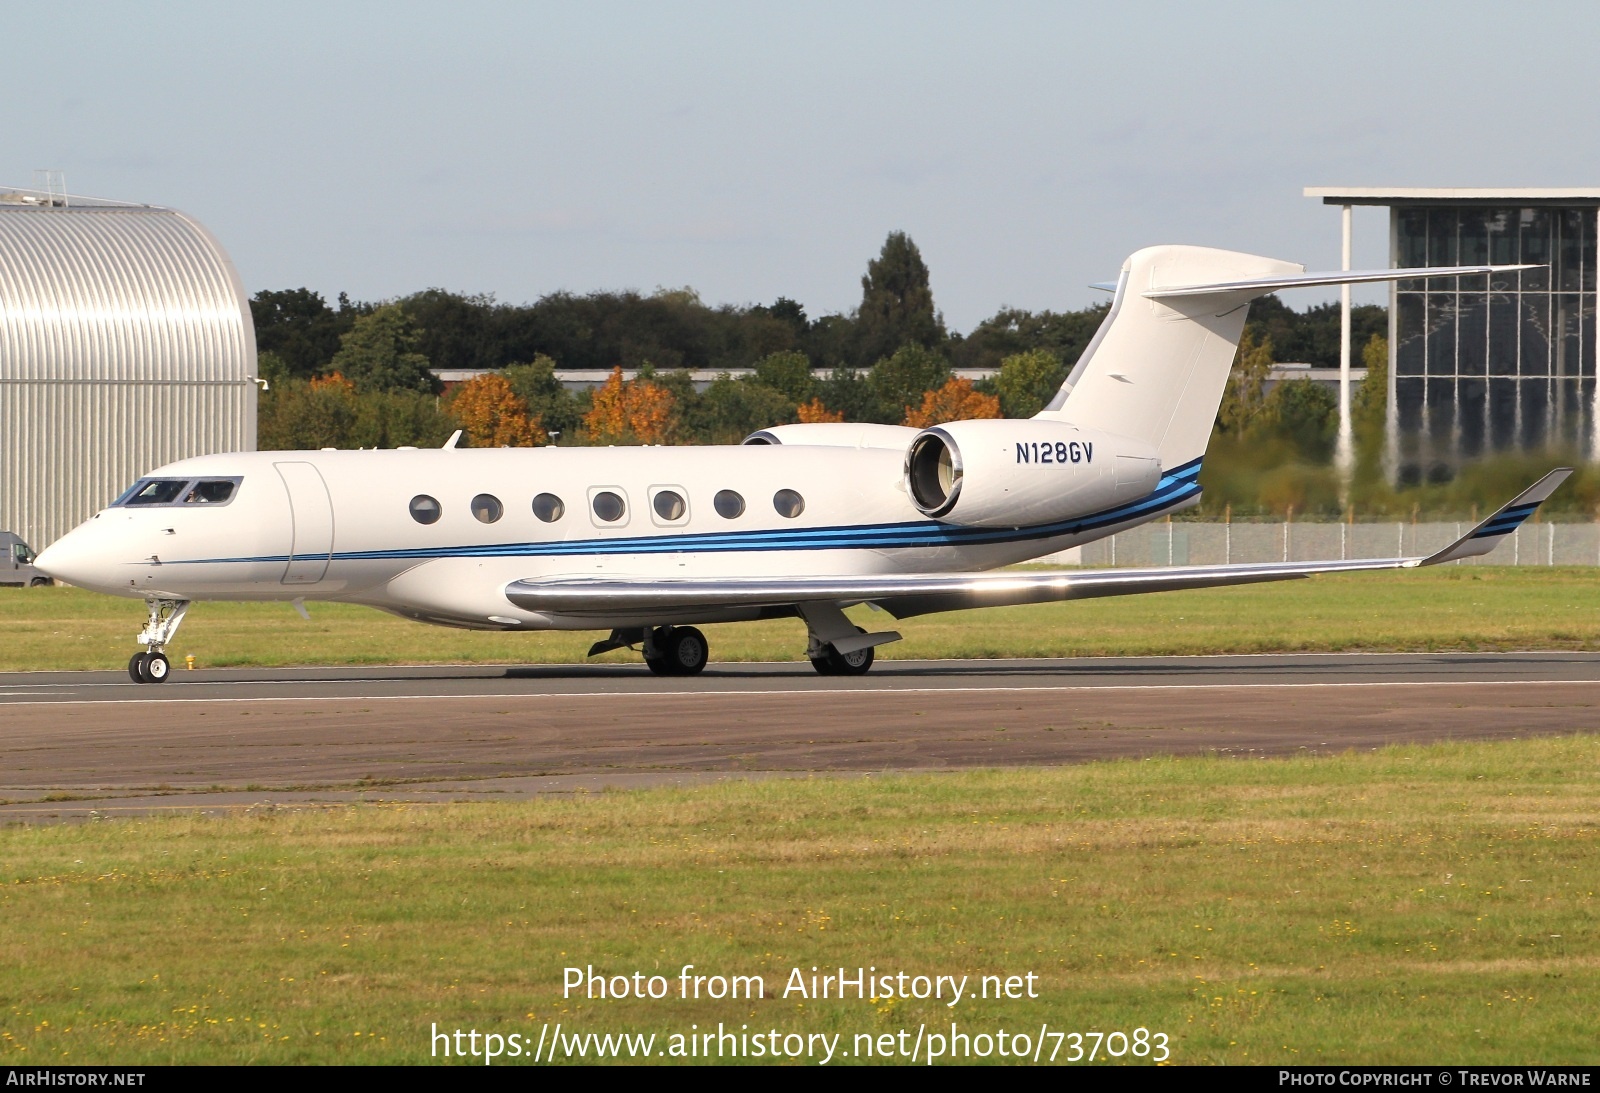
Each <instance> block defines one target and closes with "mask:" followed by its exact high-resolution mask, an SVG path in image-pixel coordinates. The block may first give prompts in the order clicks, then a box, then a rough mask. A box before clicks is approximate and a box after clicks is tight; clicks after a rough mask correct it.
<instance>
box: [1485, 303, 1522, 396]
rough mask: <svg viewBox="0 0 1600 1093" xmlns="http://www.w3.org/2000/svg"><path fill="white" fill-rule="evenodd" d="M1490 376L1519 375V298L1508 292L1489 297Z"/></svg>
mask: <svg viewBox="0 0 1600 1093" xmlns="http://www.w3.org/2000/svg"><path fill="white" fill-rule="evenodd" d="M1489 374H1490V375H1491V376H1514V375H1516V374H1517V298H1516V297H1515V296H1513V295H1511V294H1510V293H1507V292H1497V293H1494V294H1493V295H1491V296H1490V297H1489ZM1491 390H1492V389H1491Z"/></svg>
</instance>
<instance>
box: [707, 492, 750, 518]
mask: <svg viewBox="0 0 1600 1093" xmlns="http://www.w3.org/2000/svg"><path fill="white" fill-rule="evenodd" d="M711 504H712V505H713V506H714V507H715V508H716V510H717V515H718V516H720V517H722V518H723V519H724V520H733V519H735V518H737V517H740V516H743V515H744V498H743V497H740V496H739V495H738V494H737V493H735V492H734V491H733V490H718V491H717V496H716V497H714V498H712V500H711Z"/></svg>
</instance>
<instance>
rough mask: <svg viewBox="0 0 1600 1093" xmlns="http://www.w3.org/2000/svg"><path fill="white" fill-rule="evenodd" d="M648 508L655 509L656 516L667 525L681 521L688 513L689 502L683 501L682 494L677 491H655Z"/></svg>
mask: <svg viewBox="0 0 1600 1093" xmlns="http://www.w3.org/2000/svg"><path fill="white" fill-rule="evenodd" d="M650 507H651V508H653V509H655V512H656V515H657V516H659V517H660V518H661V519H663V520H665V521H667V522H668V523H676V522H677V521H679V520H682V519H683V518H684V516H685V514H687V513H688V511H689V502H687V501H685V500H684V499H683V494H681V493H679V492H678V491H677V490H657V491H656V495H655V497H654V498H652V499H651V501H650Z"/></svg>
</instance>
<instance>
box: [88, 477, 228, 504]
mask: <svg viewBox="0 0 1600 1093" xmlns="http://www.w3.org/2000/svg"><path fill="white" fill-rule="evenodd" d="M240 481H242V480H241V479H239V478H202V479H200V480H198V481H196V480H195V479H193V478H141V479H139V481H137V482H135V483H134V484H133V485H132V487H130V488H129V490H128V492H127V493H124V494H123V495H122V496H121V497H119V498H117V499H116V501H115V502H113V504H114V505H142V506H146V507H148V506H151V505H226V504H227V503H228V502H229V501H232V500H233V497H234V494H235V493H236V492H238V489H239V483H240Z"/></svg>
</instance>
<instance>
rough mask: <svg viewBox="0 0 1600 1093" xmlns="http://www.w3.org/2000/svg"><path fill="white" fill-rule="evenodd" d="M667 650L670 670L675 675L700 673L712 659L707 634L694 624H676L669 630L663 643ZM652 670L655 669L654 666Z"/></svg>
mask: <svg viewBox="0 0 1600 1093" xmlns="http://www.w3.org/2000/svg"><path fill="white" fill-rule="evenodd" d="M661 644H662V646H663V647H664V649H665V651H666V654H667V655H666V662H667V667H668V670H669V672H670V673H671V674H672V675H675V676H692V675H699V674H700V670H701V669H703V668H704V667H705V666H706V661H708V660H710V659H711V646H710V645H709V644H707V642H706V636H705V635H704V634H702V633H701V632H700V631H698V630H696V629H695V628H694V627H692V626H674V627H673V628H672V629H671V630H669V631H667V640H666V641H664V642H662V643H661ZM651 671H655V669H654V667H652V668H651Z"/></svg>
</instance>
